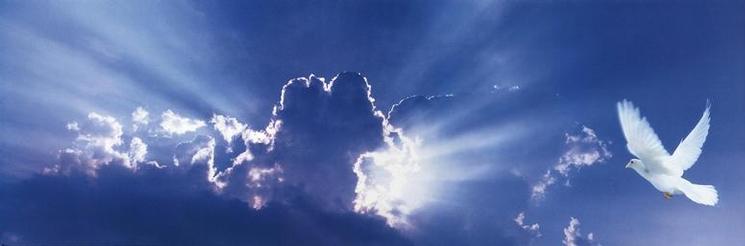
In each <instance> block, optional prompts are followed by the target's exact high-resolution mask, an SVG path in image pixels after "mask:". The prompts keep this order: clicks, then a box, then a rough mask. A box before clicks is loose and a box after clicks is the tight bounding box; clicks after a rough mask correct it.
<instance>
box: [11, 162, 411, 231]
mask: <svg viewBox="0 0 745 246" xmlns="http://www.w3.org/2000/svg"><path fill="white" fill-rule="evenodd" d="M192 181H193V179H191V178H187V176H185V175H180V174H174V173H169V172H163V171H160V170H155V169H152V170H144V171H140V172H138V173H132V172H131V170H128V169H126V168H124V167H120V166H113V165H110V166H105V167H103V168H101V169H100V170H99V172H98V177H97V178H95V179H94V178H91V177H88V176H85V175H84V174H82V173H77V174H71V175H69V176H61V175H53V176H50V175H37V176H34V177H32V178H29V179H27V180H24V181H22V182H18V183H14V184H9V185H4V186H3V188H2V189H1V190H0V201H3V202H2V203H0V232H2V235H3V237H4V240H9V239H11V238H14V237H15V239H16V240H19V241H20V242H23V244H24V245H25V244H40V245H198V244H201V245H408V244H409V243H408V242H407V241H406V239H404V238H403V237H402V236H401V235H400V234H399V233H398V232H397V231H395V230H394V229H392V228H389V227H388V226H387V225H386V224H385V221H384V220H382V219H381V218H375V217H371V216H365V215H360V214H355V213H352V212H344V213H338V212H327V211H324V210H323V209H321V208H319V207H318V206H317V205H315V204H313V203H312V202H309V201H308V199H306V195H305V194H303V193H302V192H297V193H296V194H295V195H294V196H292V197H291V198H288V199H287V200H286V201H284V202H275V203H270V204H268V205H267V206H266V207H265V208H264V209H262V210H259V211H257V210H253V209H251V208H250V207H249V206H248V205H247V204H246V203H245V202H242V201H240V200H238V199H231V198H225V197H222V196H219V195H216V194H214V193H213V192H212V191H210V190H206V189H201V188H199V187H207V186H198V185H194V184H193V182H192ZM8 243H11V244H10V245H12V242H8Z"/></svg>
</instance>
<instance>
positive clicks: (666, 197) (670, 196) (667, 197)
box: [662, 192, 673, 200]
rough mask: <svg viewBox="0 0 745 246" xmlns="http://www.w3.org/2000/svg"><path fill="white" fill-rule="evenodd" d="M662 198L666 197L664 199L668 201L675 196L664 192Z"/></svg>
mask: <svg viewBox="0 0 745 246" xmlns="http://www.w3.org/2000/svg"><path fill="white" fill-rule="evenodd" d="M662 196H664V197H665V199H668V200H669V199H670V198H673V195H672V194H670V193H668V192H662Z"/></svg>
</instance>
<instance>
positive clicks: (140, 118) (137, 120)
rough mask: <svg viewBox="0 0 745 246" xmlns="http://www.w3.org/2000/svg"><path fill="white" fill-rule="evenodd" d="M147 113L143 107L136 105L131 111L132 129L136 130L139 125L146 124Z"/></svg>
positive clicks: (147, 120) (147, 119) (148, 120)
mask: <svg viewBox="0 0 745 246" xmlns="http://www.w3.org/2000/svg"><path fill="white" fill-rule="evenodd" d="M149 115H150V113H148V112H147V111H146V110H145V109H144V108H142V107H137V109H135V111H133V112H132V123H133V124H132V129H134V131H137V129H138V128H139V127H140V126H147V124H148V123H149V122H150V116H149Z"/></svg>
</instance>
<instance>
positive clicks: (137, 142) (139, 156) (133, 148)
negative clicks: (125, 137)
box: [129, 137, 147, 165]
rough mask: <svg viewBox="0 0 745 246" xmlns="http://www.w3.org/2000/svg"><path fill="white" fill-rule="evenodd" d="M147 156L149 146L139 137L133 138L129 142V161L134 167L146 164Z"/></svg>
mask: <svg viewBox="0 0 745 246" xmlns="http://www.w3.org/2000/svg"><path fill="white" fill-rule="evenodd" d="M146 156H147V144H146V143H145V142H143V141H142V139H140V138H138V137H133V138H132V140H131V141H130V142H129V160H130V162H132V164H133V165H136V164H138V163H142V162H145V157H146Z"/></svg>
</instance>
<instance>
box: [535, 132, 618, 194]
mask: <svg viewBox="0 0 745 246" xmlns="http://www.w3.org/2000/svg"><path fill="white" fill-rule="evenodd" d="M564 138H565V140H564V144H565V151H564V153H563V154H562V155H561V157H559V160H558V162H557V163H556V164H555V165H554V166H553V167H552V168H551V169H549V170H547V171H546V173H545V174H543V176H542V177H541V179H540V180H539V181H538V182H537V183H535V184H534V185H533V188H532V193H531V197H532V198H533V199H534V200H538V199H541V198H543V197H544V196H545V193H546V191H547V189H548V187H550V186H551V185H553V184H554V183H556V181H557V180H558V179H559V178H564V179H565V184H567V185H568V184H569V175H570V173H571V172H572V170H580V169H581V168H582V167H589V166H592V165H595V164H598V163H603V162H605V161H606V160H608V159H610V158H611V157H613V154H612V153H611V152H610V150H608V144H609V143H608V142H606V141H603V140H600V139H599V138H598V136H597V134H596V133H595V130H593V129H591V128H589V127H587V126H582V128H581V129H580V131H578V132H576V133H565V134H564Z"/></svg>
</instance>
